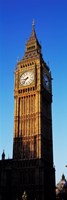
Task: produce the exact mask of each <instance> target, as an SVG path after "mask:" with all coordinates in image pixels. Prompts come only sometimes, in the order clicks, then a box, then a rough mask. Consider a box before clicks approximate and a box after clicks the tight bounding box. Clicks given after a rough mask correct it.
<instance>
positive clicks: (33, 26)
mask: <svg viewBox="0 0 67 200" xmlns="http://www.w3.org/2000/svg"><path fill="white" fill-rule="evenodd" d="M34 29H35V22H34V19H33V21H32V31H34Z"/></svg>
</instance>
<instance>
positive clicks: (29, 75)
mask: <svg viewBox="0 0 67 200" xmlns="http://www.w3.org/2000/svg"><path fill="white" fill-rule="evenodd" d="M33 81H34V72H33V71H27V72H24V73H23V74H22V75H21V77H20V84H21V85H23V86H27V85H30V84H31V83H32V82H33Z"/></svg>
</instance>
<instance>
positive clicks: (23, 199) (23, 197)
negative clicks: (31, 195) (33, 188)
mask: <svg viewBox="0 0 67 200" xmlns="http://www.w3.org/2000/svg"><path fill="white" fill-rule="evenodd" d="M22 200H27V194H26V191H24V193H23V195H22Z"/></svg>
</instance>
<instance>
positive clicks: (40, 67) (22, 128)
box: [13, 23, 53, 165]
mask: <svg viewBox="0 0 67 200" xmlns="http://www.w3.org/2000/svg"><path fill="white" fill-rule="evenodd" d="M51 80H52V79H51V72H50V70H49V67H48V66H47V64H46V63H45V61H44V60H43V57H42V53H41V45H40V43H39V41H38V39H37V36H36V33H35V27H34V23H32V33H31V36H30V38H29V40H28V41H27V43H26V50H25V53H24V56H23V58H22V59H21V60H20V61H19V62H18V64H17V68H16V70H15V85H14V139H13V158H14V159H34V158H35V159H40V158H42V159H43V160H44V161H46V162H49V164H50V165H53V146H52V110H51V104H52V83H51Z"/></svg>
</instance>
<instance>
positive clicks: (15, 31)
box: [0, 0, 67, 182]
mask: <svg viewBox="0 0 67 200" xmlns="http://www.w3.org/2000/svg"><path fill="white" fill-rule="evenodd" d="M33 18H34V20H35V30H36V34H37V37H38V40H39V42H40V43H41V45H42V53H43V58H44V60H45V61H46V62H47V63H48V64H49V66H50V69H51V71H52V77H53V85H52V90H53V103H52V119H53V155H54V165H55V169H56V182H58V181H59V180H60V178H61V176H62V173H64V174H65V176H66V178H67V168H65V165H66V164H67V156H66V155H67V1H66V0H28V1H27V0H10V1H9V0H0V158H1V154H2V151H3V149H4V150H5V154H6V158H8V157H10V158H11V157H12V148H13V128H14V70H15V67H16V62H17V58H19V60H20V59H21V58H22V57H23V55H24V50H25V44H26V41H27V39H28V38H29V36H30V34H31V30H32V20H33Z"/></svg>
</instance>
